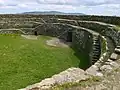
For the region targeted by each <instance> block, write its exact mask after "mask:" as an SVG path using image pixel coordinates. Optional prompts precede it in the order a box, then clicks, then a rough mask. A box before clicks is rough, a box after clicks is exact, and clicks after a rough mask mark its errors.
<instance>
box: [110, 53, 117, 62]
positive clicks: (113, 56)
mask: <svg viewBox="0 0 120 90" xmlns="http://www.w3.org/2000/svg"><path fill="white" fill-rule="evenodd" d="M110 59H111V60H117V59H118V54H116V53H112V55H111V56H110Z"/></svg>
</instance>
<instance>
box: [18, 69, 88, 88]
mask: <svg viewBox="0 0 120 90" xmlns="http://www.w3.org/2000/svg"><path fill="white" fill-rule="evenodd" d="M88 78H89V76H88V75H86V73H85V71H84V70H82V69H80V68H69V69H67V70H65V71H63V72H61V73H60V74H57V75H54V76H52V77H51V78H47V79H45V80H42V81H41V82H40V83H37V84H34V85H30V86H28V87H26V88H24V89H20V90H31V89H33V88H38V90H43V89H49V88H50V87H52V86H54V85H55V84H58V85H61V84H64V83H70V82H79V81H81V80H86V79H88Z"/></svg>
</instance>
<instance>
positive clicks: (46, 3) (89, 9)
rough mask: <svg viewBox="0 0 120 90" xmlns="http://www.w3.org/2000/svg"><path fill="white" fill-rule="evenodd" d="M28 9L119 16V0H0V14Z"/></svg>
mask: <svg viewBox="0 0 120 90" xmlns="http://www.w3.org/2000/svg"><path fill="white" fill-rule="evenodd" d="M30 11H60V12H66V13H72V12H73V13H84V14H88V15H107V16H120V0H0V14H9V13H10V14H11V13H13V14H14V13H22V12H30Z"/></svg>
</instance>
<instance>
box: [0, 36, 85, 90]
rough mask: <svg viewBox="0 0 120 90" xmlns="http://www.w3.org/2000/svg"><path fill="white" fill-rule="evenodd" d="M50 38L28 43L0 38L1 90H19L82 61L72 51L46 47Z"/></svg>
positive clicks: (14, 38) (17, 37)
mask: <svg viewBox="0 0 120 90" xmlns="http://www.w3.org/2000/svg"><path fill="white" fill-rule="evenodd" d="M47 39H50V37H45V36H39V39H38V40H28V39H24V38H22V37H20V36H17V35H0V90H16V89H19V88H23V87H26V86H27V85H31V84H34V83H36V82H40V81H41V80H42V79H44V78H47V77H51V76H52V75H54V74H57V73H59V72H61V71H63V70H66V69H68V68H70V67H79V64H80V62H81V61H82V60H83V59H84V56H81V61H80V60H79V58H78V57H77V56H75V55H74V53H75V52H74V50H72V49H71V48H64V47H61V48H56V47H50V46H47V45H46V44H45V42H46V40H47Z"/></svg>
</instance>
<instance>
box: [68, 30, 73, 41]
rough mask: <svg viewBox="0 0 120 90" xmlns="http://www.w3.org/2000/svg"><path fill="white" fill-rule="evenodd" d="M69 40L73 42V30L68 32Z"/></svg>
mask: <svg viewBox="0 0 120 90" xmlns="http://www.w3.org/2000/svg"><path fill="white" fill-rule="evenodd" d="M67 42H72V32H71V31H69V32H68V33H67Z"/></svg>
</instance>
